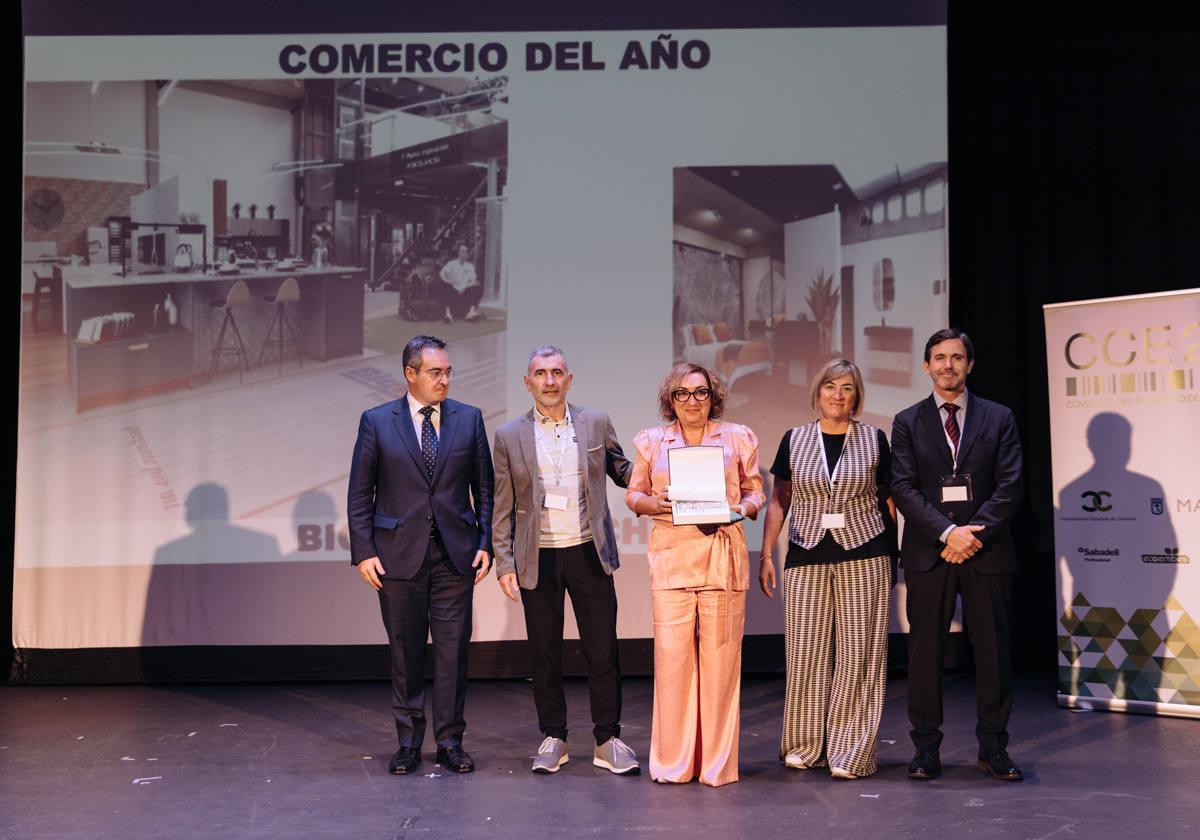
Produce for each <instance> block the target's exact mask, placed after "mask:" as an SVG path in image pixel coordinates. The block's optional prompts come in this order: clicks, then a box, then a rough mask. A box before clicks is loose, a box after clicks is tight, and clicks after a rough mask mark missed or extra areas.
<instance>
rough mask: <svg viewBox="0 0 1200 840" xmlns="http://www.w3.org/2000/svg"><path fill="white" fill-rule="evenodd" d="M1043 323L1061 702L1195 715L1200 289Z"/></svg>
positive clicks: (1073, 307) (1054, 309) (1198, 702)
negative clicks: (1048, 402) (1048, 388)
mask: <svg viewBox="0 0 1200 840" xmlns="http://www.w3.org/2000/svg"><path fill="white" fill-rule="evenodd" d="M1045 318H1046V356H1047V358H1048V360H1049V364H1048V368H1049V382H1050V432H1051V437H1052V444H1053V445H1052V453H1053V454H1052V461H1053V464H1052V466H1053V474H1054V475H1053V482H1054V498H1055V511H1054V544H1055V555H1056V558H1057V567H1058V569H1057V582H1058V675H1059V676H1058V702H1059V705H1061V706H1065V707H1069V708H1085V709H1108V710H1111V711H1129V712H1141V713H1149V714H1165V715H1178V716H1184V717H1200V624H1198V623H1197V622H1198V621H1200V569H1198V568H1197V564H1200V488H1198V487H1197V476H1198V475H1200V289H1187V290H1181V291H1177V292H1164V293H1161V294H1152V295H1137V296H1132V297H1120V298H1107V299H1102V300H1088V301H1078V302H1074V303H1060V304H1053V305H1050V306H1047V307H1045Z"/></svg>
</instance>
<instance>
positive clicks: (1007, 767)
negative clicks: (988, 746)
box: [975, 750, 1025, 782]
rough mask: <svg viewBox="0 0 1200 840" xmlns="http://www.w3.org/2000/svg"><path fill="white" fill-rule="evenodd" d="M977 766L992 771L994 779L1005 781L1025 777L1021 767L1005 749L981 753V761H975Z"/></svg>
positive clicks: (1019, 779)
mask: <svg viewBox="0 0 1200 840" xmlns="http://www.w3.org/2000/svg"><path fill="white" fill-rule="evenodd" d="M975 766H976V767H978V768H979V769H980V770H984V771H986V772H988V773H991V774H992V778H993V779H1000V780H1001V781H1005V782H1019V781H1021V780H1022V779H1024V778H1025V777H1024V776H1023V775H1021V768H1020V767H1018V766H1017V764H1016V762H1015V761H1013V760H1012V759H1011V758H1009V755H1008V753H1007V752H1005V751H1004V750H993V751H992V752H987V753H981V754H980V756H979V761H977V762H975Z"/></svg>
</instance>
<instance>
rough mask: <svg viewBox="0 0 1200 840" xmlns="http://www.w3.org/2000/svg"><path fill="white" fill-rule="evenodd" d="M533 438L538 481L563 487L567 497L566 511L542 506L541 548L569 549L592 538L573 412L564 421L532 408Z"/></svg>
mask: <svg viewBox="0 0 1200 840" xmlns="http://www.w3.org/2000/svg"><path fill="white" fill-rule="evenodd" d="M533 419H534V428H533V439H534V443H535V444H536V446H537V464H538V480H539V481H540V482H541V483H542V488H543V489H549V488H551V487H558V488H561V489H562V491H564V492H565V493H566V496H567V506H566V507H565V508H561V509H558V508H551V507H547V506H546V505H544V504H543V505H542V510H541V534H540V538H539V540H538V544H539V546H540V547H542V548H568V547H570V546H573V545H581V544H583V543H585V542H587V541H588V540H590V539H591V538H592V528H591V524H590V523H589V522H588V518H587V512H586V510H585V508H586V505H585V504H584V497H583V484H582V481H583V475H582V473H581V471H580V469H579V444H578V439H577V438H576V436H575V424H574V423H573V421H572V420H571V412H570V409H568V410H567V413H566V414H565V415H564V416H563V419H562V420H552V419H551V418H549V417H547V416H546V415H544V414H542V413H541V412H540V411H538V410H537V407H536V406H535V407H534V409H533Z"/></svg>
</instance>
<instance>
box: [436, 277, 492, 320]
mask: <svg viewBox="0 0 1200 840" xmlns="http://www.w3.org/2000/svg"><path fill="white" fill-rule="evenodd" d="M430 297H432V298H433V299H434V300H436V301H437V302H438V303H440V304H442V305H443V306H447V307H449V308H450V314H451V315H453V316H454V317H455V318H463V317H465V316H466V314H467V313H468V312H470V311H471V307H472V306H478V305H479V301H480V300H482V299H483V286H481V285H479V284H478V283H477V284H475V285H474V286H467V288H465V289H463V290H462V291H461V292H460V291H459V290H458V289H456V288H454V287H453V286H451V285H450V284H449V283H447V282H446V281H444V280H435V281H434V283H433V285H432V286H431V287H430Z"/></svg>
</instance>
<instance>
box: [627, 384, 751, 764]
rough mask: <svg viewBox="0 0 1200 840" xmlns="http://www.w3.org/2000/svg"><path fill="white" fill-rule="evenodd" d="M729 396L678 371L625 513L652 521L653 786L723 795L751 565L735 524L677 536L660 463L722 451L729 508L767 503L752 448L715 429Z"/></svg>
mask: <svg viewBox="0 0 1200 840" xmlns="http://www.w3.org/2000/svg"><path fill="white" fill-rule="evenodd" d="M725 397H726V392H725V386H724V385H722V384H721V381H720V380H719V379H717V377H716V374H714V373H712V371H710V370H708V369H707V368H704V367H701V366H700V365H694V364H689V363H682V364H678V365H676V366H675V367H674V368H672V369H671V372H670V373H669V374H667V377H666V379H664V380H663V382H662V385H661V387H660V388H659V391H658V406H659V414H660V416H661V417H662V419H663V420H666V421H668V423H667V425H665V426H656V427H655V428H652V429H644V430H642V431H641V432H638V434H637V436H636V437H635V438H634V440H633V443H634V446H635V447H636V449H637V457H636V459H635V462H634V467H633V476H632V478H631V479H630V481H629V492H628V493H626V495H625V503H626V504H627V505H628V506H629V509H630V510H632V511H633V512H634V513H636V514H638V515H641V516H649V517H651V518H652V519H653V520H654V528H653V530H651V532H650V545H649V548H648V550H647V561H648V562H649V566H650V590H651V592H650V595H651V603H652V607H653V614H654V715H653V724H652V729H651V734H650V776H651V778H653V779H654V781H656V782H690V781H692V780H693V779H695V778H697V777H699V779H700V782H701V783H702V784H706V785H713V786H717V785H724V784H728V783H730V782H736V781H737V778H738V763H737V760H738V726H739V723H738V720H739V705H740V699H741V669H742V626H743V623H744V620H745V606H746V590H747V589H749V588H750V572H749V555H748V554H747V551H746V536H745V534H744V533H743V531H742V524H741V522H740V521H737V522H732V523H727V524H721V525H675V524H674V523H673V520H672V517H671V501H670V498H669V494H668V491H667V487H668V484H669V483H670V475H669V469H668V460H667V458H668V456H667V453H668V452H669V451H670V450H672V449H676V448H678V447H684V446H717V447H720V448H721V449H722V450H723V455H724V464H725V497H726V501H727V503H728V504H729V507H730V510H731V511H732V512H733V513H735V514H737V516H736V517H735V518H738V519H739V520H740V517H750V518H751V519H753V518H755V517H756V516H757V515H758V511H759V510H760V509H761V508H762V505H763V503H764V501H765V497H764V495H763V489H762V488H763V483H762V478H761V477H760V476H759V474H758V438H756V437H755V436H754V432H752V431H751V430H750V429H749V428H747V427H746V426H741V425H738V424H737V423H723V422H721V414H722V411H723V409H724V407H725Z"/></svg>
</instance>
